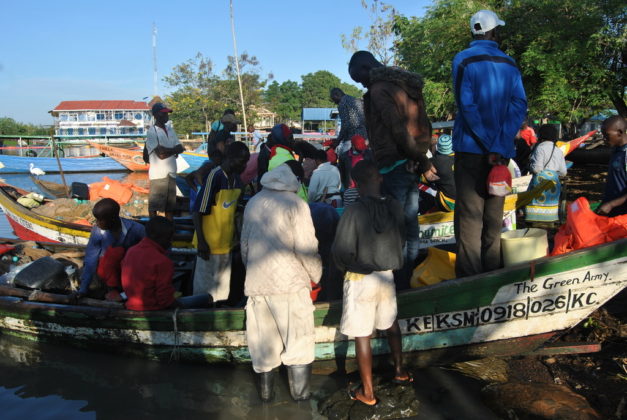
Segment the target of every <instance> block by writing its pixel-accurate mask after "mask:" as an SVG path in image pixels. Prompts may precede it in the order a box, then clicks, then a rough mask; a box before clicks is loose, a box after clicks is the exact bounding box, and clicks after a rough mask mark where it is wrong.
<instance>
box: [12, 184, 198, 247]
mask: <svg viewBox="0 0 627 420" xmlns="http://www.w3.org/2000/svg"><path fill="white" fill-rule="evenodd" d="M25 194H28V191H25V190H22V189H21V188H18V187H14V186H12V185H9V184H2V183H0V208H2V210H3V211H4V214H5V216H6V218H7V220H8V221H9V224H10V225H11V228H12V229H13V232H15V235H16V236H17V237H18V238H20V239H23V240H30V241H43V242H60V243H64V244H76V245H87V242H88V241H89V234H90V232H91V226H90V225H85V224H80V223H73V222H69V221H66V220H60V219H57V218H53V217H48V216H44V215H41V214H38V213H36V212H34V211H32V210H30V209H27V208H26V207H24V206H22V205H21V204H19V203H18V202H17V198H19V197H20V196H21V195H25ZM179 227H180V228H181V229H182V230H183V231H182V232H180V233H179V232H177V234H175V242H174V245H175V246H176V247H183V248H187V247H191V233H190V232H191V230H193V229H192V228H191V227H189V228H187V227H185V226H177V229H178V228H179Z"/></svg>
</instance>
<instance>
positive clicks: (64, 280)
mask: <svg viewBox="0 0 627 420" xmlns="http://www.w3.org/2000/svg"><path fill="white" fill-rule="evenodd" d="M15 285H16V286H19V287H22V288H25V289H39V290H44V291H47V292H65V291H68V290H69V289H70V279H69V278H68V276H67V273H66V272H65V266H64V265H63V263H62V262H60V261H57V260H55V259H54V258H52V257H43V258H40V259H38V260H36V261H33V262H32V263H31V264H30V265H29V266H28V267H26V268H24V269H23V270H22V271H20V272H19V273H17V275H16V276H15Z"/></svg>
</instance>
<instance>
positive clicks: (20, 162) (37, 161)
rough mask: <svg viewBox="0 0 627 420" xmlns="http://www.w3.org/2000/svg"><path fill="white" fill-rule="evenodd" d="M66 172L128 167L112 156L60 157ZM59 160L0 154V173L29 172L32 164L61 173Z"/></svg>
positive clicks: (102, 170) (99, 170)
mask: <svg viewBox="0 0 627 420" xmlns="http://www.w3.org/2000/svg"><path fill="white" fill-rule="evenodd" d="M59 162H60V163H61V168H62V170H63V172H65V173H84V172H123V171H126V168H125V167H124V166H123V165H120V164H119V163H118V162H116V161H115V160H114V159H111V158H110V157H72V158H59ZM59 162H57V159H56V158H54V157H28V156H13V155H0V163H1V164H2V165H4V166H2V165H0V173H3V174H29V173H30V164H31V163H32V164H34V165H35V167H37V168H39V169H41V170H43V171H44V172H46V173H59V172H60V171H59Z"/></svg>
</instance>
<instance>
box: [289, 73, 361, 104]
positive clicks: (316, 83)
mask: <svg viewBox="0 0 627 420" xmlns="http://www.w3.org/2000/svg"><path fill="white" fill-rule="evenodd" d="M301 79H302V81H303V82H302V84H301V90H302V106H303V108H330V107H334V106H335V104H334V103H333V102H332V101H331V98H330V91H331V89H332V88H335V87H337V88H340V89H342V90H343V91H344V93H346V94H348V95H352V96H361V95H362V92H361V90H360V89H359V88H358V87H356V86H354V85H351V84H348V83H343V82H341V81H340V79H339V78H338V77H337V76H336V75H334V74H333V73H331V72H329V71H327V70H318V71H317V72H315V73H307V74H305V75H303V76H301Z"/></svg>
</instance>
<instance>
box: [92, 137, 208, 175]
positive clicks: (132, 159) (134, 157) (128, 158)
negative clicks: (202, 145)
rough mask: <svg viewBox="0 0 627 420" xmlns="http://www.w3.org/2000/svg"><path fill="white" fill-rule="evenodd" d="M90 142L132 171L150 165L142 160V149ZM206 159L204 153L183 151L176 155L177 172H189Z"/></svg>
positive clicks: (143, 168) (143, 170) (147, 167)
mask: <svg viewBox="0 0 627 420" xmlns="http://www.w3.org/2000/svg"><path fill="white" fill-rule="evenodd" d="M90 144H91V145H92V146H93V147H95V148H97V149H98V150H100V151H101V152H102V153H104V154H105V155H107V156H108V157H110V158H112V159H114V160H116V161H117V162H118V163H119V164H120V165H123V166H124V167H125V168H127V169H128V170H130V171H133V172H145V171H147V170H148V169H149V168H150V165H148V164H146V163H145V162H144V157H143V151H142V150H131V149H125V148H122V147H114V146H109V145H106V144H98V143H93V142H90ZM206 161H207V154H206V153H196V152H184V153H181V154H180V155H178V158H177V160H176V166H177V173H180V174H184V173H190V172H192V171H194V170H196V169H198V168H200V167H201V166H202V164H203V163H204V162H206Z"/></svg>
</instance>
